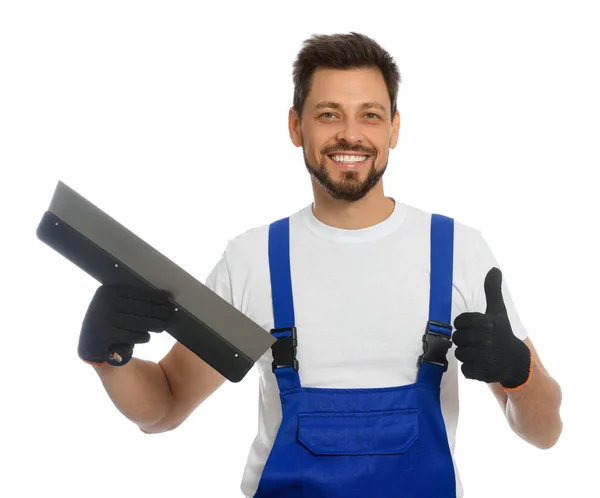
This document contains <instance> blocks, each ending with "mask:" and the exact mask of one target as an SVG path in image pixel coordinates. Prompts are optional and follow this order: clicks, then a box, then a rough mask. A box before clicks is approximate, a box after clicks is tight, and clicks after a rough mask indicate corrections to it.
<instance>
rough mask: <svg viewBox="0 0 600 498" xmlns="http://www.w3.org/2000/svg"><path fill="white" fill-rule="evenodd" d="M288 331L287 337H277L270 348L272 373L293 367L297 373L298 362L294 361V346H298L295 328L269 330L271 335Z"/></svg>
mask: <svg viewBox="0 0 600 498" xmlns="http://www.w3.org/2000/svg"><path fill="white" fill-rule="evenodd" d="M286 331H289V332H290V334H289V336H288V337H285V336H284V337H277V340H276V341H275V342H274V343H273V345H272V346H271V351H273V363H272V366H273V372H275V370H276V369H278V368H281V367H293V368H294V370H295V371H296V372H297V371H298V360H297V359H296V350H297V348H296V346H297V345H298V339H297V331H296V327H283V328H279V329H271V335H275V334H280V333H281V332H286Z"/></svg>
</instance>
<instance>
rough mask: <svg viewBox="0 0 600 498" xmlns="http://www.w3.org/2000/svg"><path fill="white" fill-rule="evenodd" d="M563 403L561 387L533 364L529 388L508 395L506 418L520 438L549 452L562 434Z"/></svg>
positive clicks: (527, 386) (510, 392)
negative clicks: (561, 407) (561, 406)
mask: <svg viewBox="0 0 600 498" xmlns="http://www.w3.org/2000/svg"><path fill="white" fill-rule="evenodd" d="M561 401H562V393H561V389H560V386H559V385H558V383H557V382H556V381H555V380H554V379H553V378H552V377H550V375H548V373H547V372H546V371H545V370H544V369H543V367H541V368H540V365H539V364H537V363H536V362H535V360H534V367H533V371H532V375H531V380H530V381H529V384H527V385H526V386H525V387H523V388H522V389H518V390H516V391H509V392H508V393H507V400H506V411H505V412H506V418H507V420H508V423H509V424H510V426H511V428H512V429H513V431H514V432H515V433H517V434H518V435H519V436H520V437H521V438H523V439H524V440H525V441H527V442H529V443H531V444H532V445H534V446H537V447H538V448H542V449H547V448H550V447H552V446H554V444H555V443H556V441H557V440H558V438H559V436H560V433H561V431H562V420H561V418H560V404H561Z"/></svg>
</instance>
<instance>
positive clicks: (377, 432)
mask: <svg viewBox="0 0 600 498" xmlns="http://www.w3.org/2000/svg"><path fill="white" fill-rule="evenodd" d="M418 439H419V417H418V411H417V410H416V409H404V410H388V411H375V412H345V413H299V414H298V443H299V444H300V445H301V446H302V484H303V486H304V493H305V496H310V497H311V498H312V497H315V498H317V497H320V496H327V497H328V498H337V497H338V496H339V497H344V498H350V497H355V496H356V497H368V496H377V497H378V498H385V497H387V496H390V497H391V496H399V494H398V493H399V492H401V491H402V492H403V493H404V494H402V495H401V496H411V491H410V490H411V489H412V488H413V482H412V480H413V464H414V461H415V451H416V449H417V447H418V443H417V441H418ZM415 443H417V444H415ZM374 490H376V491H377V492H376V494H373V495H371V493H373V491H374Z"/></svg>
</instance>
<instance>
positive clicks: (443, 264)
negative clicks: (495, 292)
mask: <svg viewBox="0 0 600 498" xmlns="http://www.w3.org/2000/svg"><path fill="white" fill-rule="evenodd" d="M430 243H431V262H430V286H429V287H430V289H429V320H428V321H427V325H426V327H425V334H424V335H423V354H422V355H421V356H419V361H418V365H419V374H418V380H417V382H418V383H419V384H427V385H430V386H434V387H436V386H439V385H440V383H441V381H442V375H443V373H444V372H445V371H446V370H447V369H448V360H447V359H446V353H447V352H448V349H449V348H450V346H451V345H452V342H451V340H450V339H451V337H452V324H451V323H450V320H451V316H452V274H453V263H454V220H453V219H452V218H448V217H446V216H443V215H440V214H432V215H431V242H430Z"/></svg>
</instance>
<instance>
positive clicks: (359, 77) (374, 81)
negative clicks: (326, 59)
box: [305, 68, 390, 108]
mask: <svg viewBox="0 0 600 498" xmlns="http://www.w3.org/2000/svg"><path fill="white" fill-rule="evenodd" d="M324 100H327V101H335V102H340V103H342V104H344V105H353V104H361V103H362V102H365V101H369V102H371V101H374V102H379V103H381V104H383V105H384V106H385V107H386V108H389V105H390V97H389V95H388V91H387V87H386V85H385V80H384V79H383V75H382V74H381V71H379V69H377V68H359V69H330V68H319V69H317V70H316V71H315V73H314V74H313V77H312V84H311V88H310V92H309V94H308V95H307V98H306V102H305V104H306V105H307V106H311V107H313V106H315V105H316V104H317V103H318V102H320V101H324Z"/></svg>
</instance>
